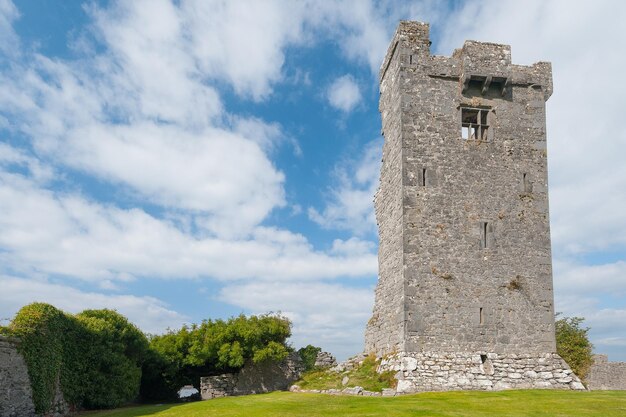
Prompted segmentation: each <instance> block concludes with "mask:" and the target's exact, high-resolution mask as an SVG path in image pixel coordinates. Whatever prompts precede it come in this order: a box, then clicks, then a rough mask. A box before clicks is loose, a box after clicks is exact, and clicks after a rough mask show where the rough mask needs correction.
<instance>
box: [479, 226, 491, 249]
mask: <svg viewBox="0 0 626 417" xmlns="http://www.w3.org/2000/svg"><path fill="white" fill-rule="evenodd" d="M479 226H480V248H481V249H488V248H491V247H493V225H492V224H491V223H488V222H480V223H479Z"/></svg>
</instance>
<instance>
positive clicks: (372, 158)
mask: <svg viewBox="0 0 626 417" xmlns="http://www.w3.org/2000/svg"><path fill="white" fill-rule="evenodd" d="M381 149H382V141H381V140H374V141H372V142H370V143H369V144H367V145H366V146H365V149H364V150H363V152H362V154H361V156H360V158H359V160H357V161H353V162H348V163H342V164H339V165H338V166H337V168H336V169H335V178H336V184H337V185H335V186H334V187H332V188H331V189H330V191H329V198H328V202H327V204H326V207H325V208H324V210H323V211H322V212H319V211H318V210H317V209H315V208H313V207H309V210H308V214H309V218H310V219H311V220H313V221H314V222H316V223H318V224H319V225H320V226H322V227H324V228H329V229H332V228H334V229H343V230H349V231H351V232H353V233H355V234H357V235H364V234H366V233H371V232H374V231H375V229H376V218H375V216H374V204H373V202H372V201H373V199H374V193H375V192H376V189H377V188H378V182H379V181H378V176H379V175H380V161H381V153H382V151H381ZM346 165H347V167H346Z"/></svg>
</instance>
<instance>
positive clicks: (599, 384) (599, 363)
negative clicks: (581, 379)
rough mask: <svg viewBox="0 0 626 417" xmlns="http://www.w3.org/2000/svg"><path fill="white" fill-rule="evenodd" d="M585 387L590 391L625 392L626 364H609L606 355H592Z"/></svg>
mask: <svg viewBox="0 0 626 417" xmlns="http://www.w3.org/2000/svg"><path fill="white" fill-rule="evenodd" d="M587 386H588V388H589V389H591V390H626V362H609V358H608V356H607V355H593V365H591V369H590V370H589V376H588V377H587Z"/></svg>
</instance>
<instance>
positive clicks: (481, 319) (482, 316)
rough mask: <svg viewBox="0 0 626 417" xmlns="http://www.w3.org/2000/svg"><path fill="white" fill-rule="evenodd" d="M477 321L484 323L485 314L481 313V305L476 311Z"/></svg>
mask: <svg viewBox="0 0 626 417" xmlns="http://www.w3.org/2000/svg"><path fill="white" fill-rule="evenodd" d="M478 323H479V324H485V314H484V313H483V308H482V307H480V310H479V311H478ZM485 359H486V358H485Z"/></svg>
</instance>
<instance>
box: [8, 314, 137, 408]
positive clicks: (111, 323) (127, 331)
mask: <svg viewBox="0 0 626 417" xmlns="http://www.w3.org/2000/svg"><path fill="white" fill-rule="evenodd" d="M8 333H9V334H10V335H12V336H16V337H19V338H20V339H21V343H20V345H19V348H18V349H19V351H20V353H21V354H22V355H23V356H24V360H25V361H26V364H27V366H28V373H29V376H30V380H31V384H32V390H33V402H34V404H35V411H36V412H37V413H45V412H47V411H49V410H50V409H51V407H52V405H53V400H54V393H55V386H56V385H57V383H59V384H60V388H61V391H62V392H63V396H64V398H65V400H66V401H67V402H68V403H69V404H71V405H72V406H75V407H87V408H112V407H117V406H119V405H121V404H123V403H125V402H128V401H131V400H133V399H134V398H136V396H137V394H138V392H139V383H140V379H141V365H142V361H143V358H144V356H145V352H146V350H147V348H148V341H147V339H146V337H145V336H144V335H143V334H142V333H141V332H140V331H139V330H138V329H137V328H136V327H135V326H134V325H132V324H131V323H129V322H128V320H127V319H126V318H125V317H124V316H122V315H120V314H118V313H117V312H115V311H111V310H87V311H84V312H82V313H80V314H78V315H76V316H73V315H70V314H66V313H64V312H62V311H61V310H58V309H57V308H55V307H53V306H51V305H49V304H43V303H33V304H30V305H27V306H25V307H23V308H22V309H21V310H20V311H19V312H18V313H17V315H16V316H15V318H14V319H13V321H12V322H11V324H10V325H9V327H8Z"/></svg>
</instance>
